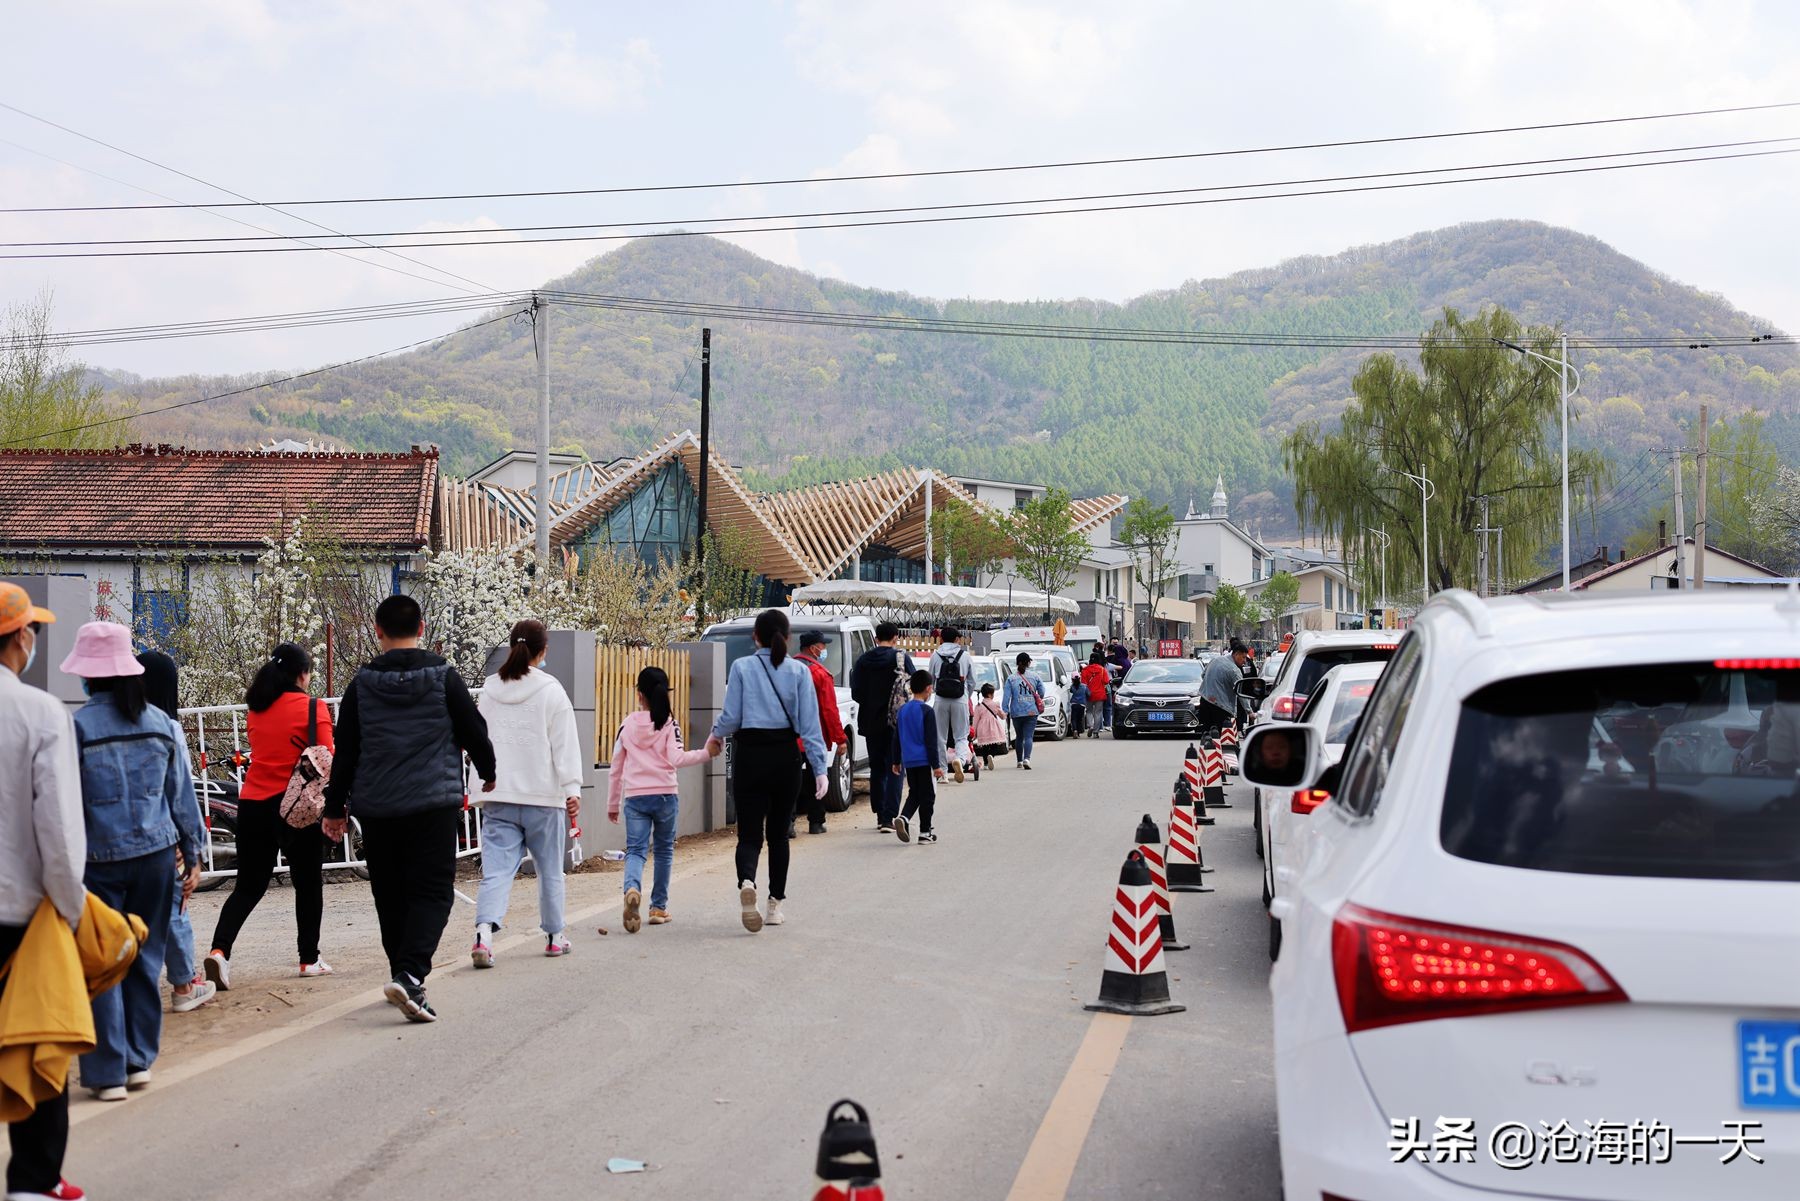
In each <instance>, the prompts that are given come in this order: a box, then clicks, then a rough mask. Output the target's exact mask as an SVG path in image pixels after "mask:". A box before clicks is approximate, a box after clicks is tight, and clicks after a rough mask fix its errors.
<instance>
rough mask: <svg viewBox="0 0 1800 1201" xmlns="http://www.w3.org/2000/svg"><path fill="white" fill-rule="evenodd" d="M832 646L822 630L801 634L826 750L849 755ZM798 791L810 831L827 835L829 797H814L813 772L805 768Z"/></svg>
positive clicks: (803, 657)
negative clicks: (829, 660)
mask: <svg viewBox="0 0 1800 1201" xmlns="http://www.w3.org/2000/svg"><path fill="white" fill-rule="evenodd" d="M830 643H831V638H830V636H829V635H827V634H824V633H821V632H820V631H818V630H806V631H804V632H803V633H802V634H801V635H800V663H801V665H802V666H804V667H805V668H806V670H807V671H809V672H811V673H812V680H813V689H814V691H816V692H817V693H818V694H819V732H820V733H821V734H823V735H824V736H825V748H826V750H827V751H832V750H837V751H843V752H845V753H846V754H847V753H849V750H850V739H849V736H848V735H846V734H845V733H844V723H843V721H842V719H840V718H839V717H838V699H837V681H836V680H834V679H832V678H831V669H830V668H829V667H826V666H825V662H824V660H825V652H826V647H827V646H829V645H830ZM795 789H796V791H795V793H794V797H795V802H794V803H795V807H796V809H797V808H798V807H799V806H800V805H805V806H806V832H807V833H808V834H823V833H825V798H824V797H822V796H815V795H814V793H815V792H816V791H817V789H816V788H815V787H814V786H813V781H812V773H810V772H808V771H805V770H804V769H803V770H802V771H801V772H800V780H799V783H797V784H796V785H795ZM846 799H847V798H846ZM788 827H789V829H788V837H789V838H792V837H793V836H794V832H793V822H792V821H789V823H788Z"/></svg>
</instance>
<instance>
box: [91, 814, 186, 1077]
mask: <svg viewBox="0 0 1800 1201" xmlns="http://www.w3.org/2000/svg"><path fill="white" fill-rule="evenodd" d="M84 879H85V883H86V884H87V887H88V891H89V892H91V893H93V894H94V895H95V896H97V897H99V898H100V899H101V900H102V901H105V902H106V903H107V904H108V905H111V906H112V907H113V908H114V909H117V910H118V911H119V912H121V913H138V914H144V913H149V914H161V915H166V914H167V913H168V912H169V893H170V892H171V891H173V890H174V888H175V848H174V847H166V848H164V849H163V850H160V851H152V852H151V853H150V854H148V855H139V856H137V857H136V858H134V859H116V860H112V861H109V862H95V861H92V860H90V861H89V862H88V865H87V872H86V873H85V877H84ZM146 927H147V929H146V933H145V934H144V943H143V945H142V946H141V947H139V948H138V956H137V958H136V959H135V960H133V961H132V964H131V967H130V968H128V969H127V970H126V972H125V978H124V979H123V980H121V981H119V982H118V983H117V984H115V985H114V986H113V987H111V988H109V989H107V990H106V991H105V992H103V993H101V994H100V995H99V996H97V997H95V998H94V1001H93V1006H94V1049H93V1050H92V1051H89V1052H88V1053H87V1054H86V1055H83V1056H82V1057H81V1083H82V1085H83V1086H84V1087H87V1088H111V1087H113V1086H115V1085H120V1084H124V1083H125V1076H126V1074H127V1073H128V1072H142V1071H147V1070H149V1068H150V1065H151V1064H153V1063H155V1062H156V1054H157V1052H158V1051H159V1050H160V1049H161V1047H162V981H161V980H160V979H159V978H158V977H160V976H161V975H162V970H163V952H164V950H165V948H166V947H167V946H168V941H169V923H168V922H167V921H153V922H147V923H146ZM190 978H191V977H190Z"/></svg>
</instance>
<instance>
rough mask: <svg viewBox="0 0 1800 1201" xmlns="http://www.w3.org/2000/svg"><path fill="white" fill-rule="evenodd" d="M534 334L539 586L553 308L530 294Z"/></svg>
mask: <svg viewBox="0 0 1800 1201" xmlns="http://www.w3.org/2000/svg"><path fill="white" fill-rule="evenodd" d="M531 332H532V341H533V342H534V343H536V349H537V363H538V421H537V569H538V572H539V583H540V585H542V584H547V583H549V577H548V575H547V574H544V573H547V572H548V571H549V570H550V306H549V305H547V304H545V303H544V301H543V298H542V297H540V296H538V294H537V293H535V292H533V293H532V294H531Z"/></svg>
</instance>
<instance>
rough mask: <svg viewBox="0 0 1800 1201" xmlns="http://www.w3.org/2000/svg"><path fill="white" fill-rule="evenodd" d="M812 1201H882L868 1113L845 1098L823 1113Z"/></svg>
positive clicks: (878, 1162) (878, 1157)
mask: <svg viewBox="0 0 1800 1201" xmlns="http://www.w3.org/2000/svg"><path fill="white" fill-rule="evenodd" d="M810 1195H811V1197H812V1201H882V1196H883V1194H882V1191H881V1158H880V1156H879V1154H877V1152H876V1150H875V1135H874V1133H873V1132H872V1131H871V1130H870V1129H869V1111H868V1110H866V1109H864V1108H863V1107H862V1106H860V1105H858V1104H857V1103H856V1102H855V1101H851V1100H849V1099H845V1100H842V1101H839V1102H838V1103H837V1104H836V1105H833V1106H832V1107H831V1108H830V1109H829V1110H827V1111H826V1114H825V1130H824V1132H823V1133H821V1134H820V1135H819V1160H818V1166H817V1168H816V1169H815V1173H814V1176H813V1191H812V1193H811V1194H810Z"/></svg>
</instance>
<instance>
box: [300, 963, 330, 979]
mask: <svg viewBox="0 0 1800 1201" xmlns="http://www.w3.org/2000/svg"><path fill="white" fill-rule="evenodd" d="M300 974H301V975H302V976H304V977H306V978H307V979H309V980H310V979H312V978H313V977H314V976H329V975H331V965H330V964H329V963H326V962H325V961H324V960H323V959H315V960H313V961H312V962H311V963H303V964H301V965H300Z"/></svg>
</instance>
